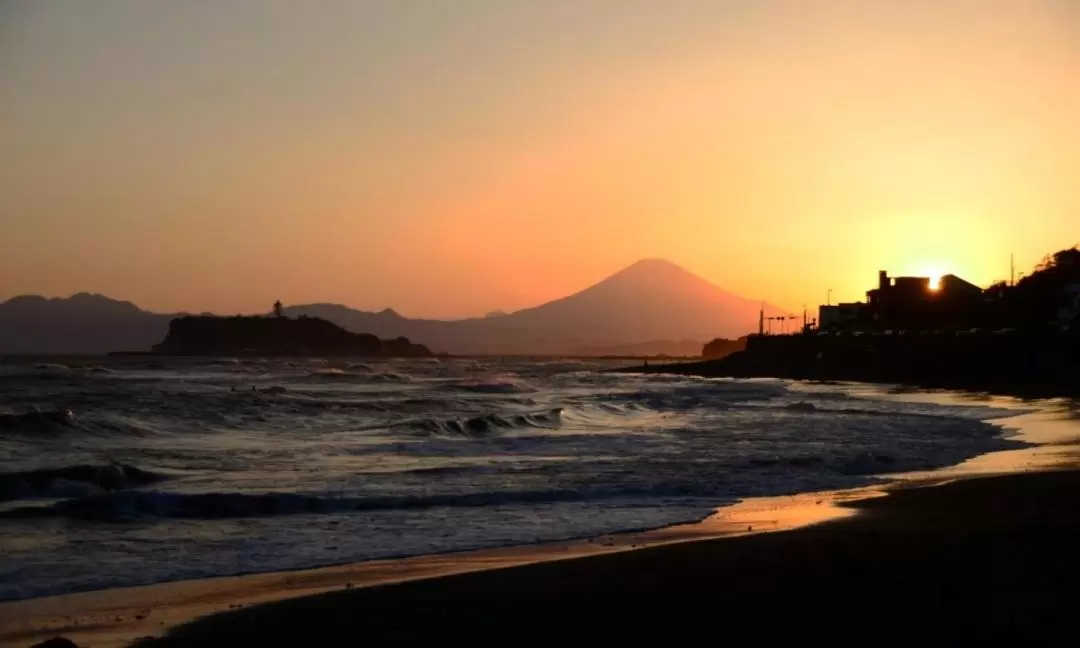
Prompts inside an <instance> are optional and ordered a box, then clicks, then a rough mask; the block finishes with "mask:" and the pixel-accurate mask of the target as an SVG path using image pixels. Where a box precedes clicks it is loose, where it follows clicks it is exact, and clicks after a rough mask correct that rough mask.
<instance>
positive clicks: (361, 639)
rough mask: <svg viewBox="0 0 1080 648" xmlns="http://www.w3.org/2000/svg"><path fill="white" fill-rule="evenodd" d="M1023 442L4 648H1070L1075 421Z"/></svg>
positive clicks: (134, 596) (23, 630)
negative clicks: (735, 646) (697, 519)
mask: <svg viewBox="0 0 1080 648" xmlns="http://www.w3.org/2000/svg"><path fill="white" fill-rule="evenodd" d="M1018 420H1020V421H1022V422H1023V421H1024V419H1023V418H1021V419H1018ZM1058 424H1061V425H1063V428H1062V429H1060V430H1059V429H1056V428H1055V427H1054V426H1055V425H1058ZM1022 427H1023V428H1024V429H1025V430H1026V434H1027V436H1028V437H1029V438H1031V439H1033V440H1038V441H1041V442H1044V443H1047V445H1043V446H1039V447H1036V448H1031V449H1027V450H1023V451H1010V452H1008V453H995V454H993V455H986V456H984V457H980V458H976V459H974V460H972V461H970V462H967V463H965V464H964V465H962V466H960V467H958V468H956V469H951V470H947V471H943V472H937V473H929V474H924V475H918V476H908V477H907V478H906V479H905V480H902V481H900V482H897V483H894V484H892V485H889V486H882V487H872V488H865V489H858V490H853V491H840V492H834V493H811V494H803V495H799V496H794V497H779V498H762V499H754V500H747V501H745V502H743V503H741V504H739V505H736V506H734V507H727V508H724V509H720V510H719V511H718V513H717V514H716V515H714V516H712V517H710V518H709V519H707V520H705V521H703V522H702V523H699V524H693V525H683V526H677V527H671V528H668V529H662V530H657V531H652V532H646V533H637V534H618V535H613V536H608V537H603V538H598V539H594V540H593V541H588V542H567V543H554V544H545V545H537V546H527V547H512V548H504V549H495V550H485V551H476V552H467V553H458V554H446V555H436V556H421V557H416V558H410V559H404V560H385V561H374V562H368V563H360V564H355V565H346V566H340V567H331V568H324V569H313V570H304V571H297V572H283V573H271V574H257V575H249V576H240V577H229V578H217V579H207V580H200V581H186V582H179V583H165V584H159V585H153V586H147V587H137V588H124V589H116V590H107V591H102V592H88V593H83V594H73V595H67V596H57V597H48V598H41V599H33V600H28V601H16V602H10V603H3V604H0V645H3V646H30V645H32V644H34V643H35V642H38V641H42V640H44V639H47V638H49V637H53V636H58V635H62V636H65V637H69V638H71V639H73V640H75V641H76V642H78V643H79V645H80V646H120V645H128V644H130V643H132V642H133V641H137V640H139V639H140V638H144V637H156V638H158V639H154V640H146V641H143V642H142V643H143V644H145V645H158V646H213V645H229V646H234V645H245V646H246V645H255V646H257V645H298V644H303V643H315V644H316V645H319V646H326V645H343V646H345V645H358V644H359V643H369V642H370V643H379V644H387V643H390V644H395V643H396V644H406V645H415V644H419V643H422V642H423V643H428V642H431V641H446V640H451V639H452V640H462V639H468V640H471V641H473V642H474V643H475V642H479V643H484V644H487V643H499V644H500V645H502V644H504V643H508V641H507V634H506V633H507V632H510V633H511V636H515V637H516V638H515V639H514V640H512V641H509V643H525V644H527V645H536V644H545V645H546V644H549V643H556V642H558V643H563V642H566V641H568V640H569V639H568V638H573V637H576V636H579V635H581V633H582V632H584V631H586V630H588V631H589V635H588V636H596V637H597V638H600V637H601V636H602V637H605V638H606V639H605V640H604V643H605V644H607V643H608V642H610V641H613V640H616V639H618V640H641V639H642V638H643V636H653V637H656V638H659V637H661V636H666V637H668V638H669V639H672V638H675V637H683V636H685V637H686V638H687V639H689V638H690V636H691V633H694V632H697V631H701V630H702V627H704V628H705V630H704V632H706V633H707V635H706V636H718V637H723V638H727V639H732V638H751V639H754V640H755V641H758V640H762V639H766V640H767V639H775V640H780V639H788V638H794V639H805V638H807V637H818V638H820V637H826V636H830V635H829V633H834V634H835V636H834V637H833V639H836V640H840V639H844V638H846V639H847V641H844V643H848V642H850V640H851V639H853V638H857V637H859V638H862V639H865V640H866V642H868V643H906V642H916V643H920V644H927V643H929V644H941V643H946V644H956V643H961V644H972V643H975V644H986V643H991V644H1000V643H1012V642H1018V643H1022V644H1026V645H1032V644H1037V643H1040V642H1043V643H1045V642H1050V643H1057V642H1059V641H1061V642H1065V641H1067V640H1071V639H1074V638H1080V630H1077V629H1078V628H1080V621H1077V622H1076V623H1073V622H1072V620H1071V619H1072V616H1073V614H1074V612H1073V601H1075V600H1080V598H1078V596H1077V595H1078V594H1080V580H1078V579H1080V512H1078V511H1080V507H1078V506H1077V502H1080V471H1077V470H1069V469H1063V468H1062V467H1065V466H1070V465H1073V466H1075V465H1077V454H1076V452H1077V451H1076V446H1075V445H1073V443H1072V440H1071V439H1068V437H1067V434H1068V433H1069V431H1070V430H1071V431H1072V432H1075V429H1076V425H1075V421H1063V420H1062V419H1060V418H1058V417H1055V416H1047V415H1046V414H1042V413H1036V414H1032V415H1028V419H1027V421H1026V423H1025V424H1024V425H1023V426H1022ZM1040 437H1042V438H1040ZM1066 441H1068V442H1066ZM1001 471H1008V472H1011V473H1012V474H1004V475H1002V474H997V473H1000V472H1001ZM1023 471H1029V472H1023ZM978 474H983V475H989V476H984V477H978V478H971V476H972V475H978ZM961 477H962V478H963V479H958V478H961ZM854 513H859V515H853V514H854ZM762 532H769V533H762ZM796 620H797V622H796ZM806 624H809V625H806ZM601 632H602V633H603V634H602V635H601V634H599V633H601ZM642 633H647V635H643V634H642ZM852 633H855V634H852ZM867 633H869V634H867ZM162 637H165V638H164V639H161V638H162ZM571 643H576V642H573V641H571Z"/></svg>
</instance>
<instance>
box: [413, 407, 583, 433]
mask: <svg viewBox="0 0 1080 648" xmlns="http://www.w3.org/2000/svg"><path fill="white" fill-rule="evenodd" d="M562 411H563V410H562V408H555V409H551V410H548V411H546V412H536V413H531V414H484V415H483V416H476V417H472V418H468V419H444V420H439V419H430V418H429V419H421V420H419V421H410V422H407V423H402V424H401V425H400V426H398V427H407V428H411V429H413V430H417V431H420V432H422V433H424V434H436V435H447V436H467V437H484V436H489V435H492V434H496V433H498V432H499V431H500V430H509V429H517V428H548V429H551V428H557V427H559V426H560V425H562Z"/></svg>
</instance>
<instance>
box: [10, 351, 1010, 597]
mask: <svg viewBox="0 0 1080 648" xmlns="http://www.w3.org/2000/svg"><path fill="white" fill-rule="evenodd" d="M613 367H614V365H613V364H611V363H600V362H575V361H547V362H526V361H513V360H451V359H438V360H436V359H430V360H409V361H384V362H377V361H376V362H370V361H369V362H356V361H341V360H324V359H312V360H283V359H235V358H223V359H214V360H205V359H200V360H194V359H191V360H184V359H175V360H170V359H159V358H137V359H110V360H103V359H100V358H98V359H82V360H70V359H69V360H67V361H60V362H55V361H54V362H50V363H40V362H33V361H20V362H10V361H9V362H8V363H6V364H2V365H0V599H13V598H24V597H31V596H40V595H46V594H59V593H65V592H73V591H79V590H89V589H98V588H105V587H114V586H123V585H136V584H144V583H152V582H158V581H164V580H173V579H183V578H195V577H205V576H216V575H226V574H238V573H247V572H260V571H272V570H280V569H294V568H303V567H314V566H320V565H328V564H335V563H344V562H351V561H358V560H366V559H373V558H383V557H392V556H408V555H417V554H426V553H433V552H445V551H456V550H465V549H474V548H481V547H491V546H499V545H511V544H522V543H534V542H542V541H550V540H559V539H569V538H578V537H586V536H595V535H599V534H603V533H609V532H616V531H625V530H639V529H649V528H656V527H662V526H666V525H670V524H674V523H680V522H690V521H695V520H699V519H702V518H703V517H705V516H707V515H708V514H710V513H711V512H712V511H713V510H714V509H715V508H716V507H718V506H722V505H724V504H726V503H731V502H733V501H735V500H737V499H739V498H744V497H752V496H764V495H782V494H790V493H796V492H805V491H814V490H823V489H836V488H844V487H851V486H858V485H864V484H868V483H870V482H872V481H874V480H876V479H881V476H882V475H884V474H888V473H896V472H902V471H912V470H925V469H931V468H936V467H943V466H948V465H952V464H956V463H958V462H961V461H963V460H965V459H967V458H970V457H973V456H976V455H979V454H983V453H987V452H991V451H995V450H1003V449H1009V448H1014V447H1018V446H1019V445H1021V443H1020V442H1019V441H1016V440H1013V439H1009V438H1008V435H1007V434H1006V433H1005V432H1004V431H1003V430H1002V429H1001V428H1000V427H997V426H995V425H993V424H990V423H988V422H987V421H989V420H991V419H994V418H997V417H1000V416H1002V415H1003V414H1004V413H1005V412H1003V411H1002V410H1000V409H996V408H993V407H987V406H982V405H980V404H978V403H972V404H963V403H962V404H951V405H944V404H940V403H933V402H905V401H902V400H897V399H895V398H885V397H875V396H874V395H873V393H868V392H865V391H863V392H858V391H853V390H851V389H848V388H846V387H845V386H844V385H821V384H814V385H808V384H802V383H792V382H787V381H780V380H748V381H738V380H705V379H695V378H686V377H679V376H669V375H640V374H637V375H636V374H623V373H611V372H607V371H604V370H605V369H610V368H613Z"/></svg>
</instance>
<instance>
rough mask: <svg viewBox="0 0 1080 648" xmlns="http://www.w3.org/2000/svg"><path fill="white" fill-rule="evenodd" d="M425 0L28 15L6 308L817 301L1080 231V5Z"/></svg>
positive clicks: (981, 278) (1022, 256) (3, 162)
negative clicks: (645, 280)
mask: <svg viewBox="0 0 1080 648" xmlns="http://www.w3.org/2000/svg"><path fill="white" fill-rule="evenodd" d="M424 6H425V3H383V2H334V1H328V2H326V3H321V4H320V9H319V10H317V11H315V10H311V8H310V7H307V6H304V5H301V4H300V3H293V2H286V1H279V0H266V1H265V2H257V3H251V2H234V3H225V4H222V5H217V4H214V5H213V6H212V7H211V6H210V5H205V4H202V3H191V4H189V3H183V2H159V3H143V2H126V1H119V0H117V1H112V2H102V3H69V2H49V1H47V0H46V1H43V2H35V3H11V4H6V5H4V7H3V8H2V9H0V22H2V23H3V24H4V25H5V27H4V42H3V45H2V51H3V56H4V59H5V65H4V66H2V69H0V94H2V97H0V99H2V100H0V140H2V141H4V142H5V146H4V153H3V154H2V155H0V178H2V180H0V189H2V190H0V214H2V216H0V218H4V219H17V220H5V222H4V230H3V231H4V236H3V237H0V298H6V297H10V296H12V295H14V294H18V293H24V292H35V293H42V294H45V295H68V294H71V293H73V292H76V291H80V290H87V291H94V292H102V293H106V294H109V295H110V296H114V297H117V298H120V299H129V300H132V301H135V302H137V303H138V304H140V305H141V306H143V307H146V308H150V309H155V310H160V311H166V312H171V311H178V310H191V311H196V312H200V311H204V310H213V311H217V312H251V311H254V310H257V309H265V307H266V306H265V305H266V304H270V303H273V301H274V300H276V299H281V300H283V301H285V302H286V303H300V302H339V303H346V304H349V305H352V306H355V307H358V308H364V309H372V310H380V309H383V308H388V307H392V308H394V309H396V310H397V311H399V312H401V313H404V314H407V315H416V316H439V317H453V316H466V315H481V314H483V313H486V312H489V311H492V310H503V311H512V310H515V309H519V308H523V307H528V306H532V305H535V304H538V303H540V302H543V301H546V300H549V299H553V298H557V297H561V296H563V295H566V294H568V293H570V292H572V291H575V290H579V289H581V288H584V287H585V286H587V285H589V284H591V283H593V282H595V281H597V280H599V279H601V278H603V277H604V276H607V275H609V274H611V273H613V272H615V271H617V270H619V269H620V268H622V267H624V266H627V265H629V264H631V263H633V262H634V261H636V260H638V259H640V258H653V257H661V258H667V259H670V260H672V261H674V262H676V263H678V264H680V265H681V266H683V267H685V268H686V269H688V270H690V271H692V272H694V273H697V274H699V275H701V276H703V277H705V278H707V279H708V280H710V281H712V282H714V283H715V284H717V285H719V286H721V287H723V288H725V289H726V290H730V291H732V292H734V293H737V294H740V295H744V296H746V297H749V298H753V299H767V300H769V301H771V302H772V303H775V304H778V305H781V306H783V307H786V308H789V309H791V310H792V311H799V312H801V309H802V304H817V303H823V302H824V300H825V298H826V291H827V290H829V289H832V290H833V294H832V299H833V301H834V302H836V301H853V300H856V299H862V298H864V295H865V291H866V290H867V289H868V288H870V287H872V286H873V285H874V282H875V278H876V273H877V271H878V270H879V269H888V270H890V271H891V272H892V273H893V274H896V275H903V274H915V273H918V272H921V269H920V268H921V266H922V265H923V264H925V263H926V261H927V259H928V258H929V259H933V260H934V262H935V263H947V264H948V268H950V271H953V272H955V273H956V274H958V275H959V276H962V277H963V278H965V279H968V280H970V281H973V282H976V283H978V284H982V285H986V284H989V283H990V282H991V281H993V280H996V279H1004V278H1007V277H1008V273H1009V255H1010V254H1015V257H1016V264H1017V269H1018V270H1020V269H1024V270H1028V269H1030V268H1031V267H1032V266H1034V264H1035V263H1037V262H1038V260H1039V259H1040V258H1041V257H1042V255H1043V254H1045V253H1046V252H1048V251H1051V250H1056V249H1059V248H1061V247H1063V246H1066V245H1072V244H1073V243H1076V242H1077V239H1080V230H1078V229H1077V225H1076V224H1077V217H1076V215H1077V213H1080V194H1078V193H1077V192H1076V191H1075V186H1076V184H1075V180H1076V178H1077V177H1080V120H1078V119H1077V117H1076V116H1077V115H1078V114H1080V47H1078V46H1077V43H1078V42H1080V41H1077V39H1076V37H1075V34H1076V29H1077V25H1080V12H1078V9H1077V5H1076V4H1075V3H1073V2H1070V0H1040V1H1033V2H1023V3H1021V2H1010V1H1005V0H1001V1H990V0H987V1H985V2H973V1H958V2H950V3H941V2H931V1H929V0H919V1H912V2H896V3H884V2H866V3H849V2H839V1H837V2H821V3H805V2H801V1H795V0H791V1H774V2H755V3H743V2H722V1H719V0H717V1H710V2H698V1H693V0H680V1H677V2H670V3H668V2H609V1H606V0H592V1H589V2H578V1H576V0H575V1H573V2H571V1H570V0H556V1H552V2H543V3H540V2H514V1H512V0H503V1H500V2H490V1H486V0H461V1H460V2H456V3H453V5H452V7H451V6H450V5H448V6H447V7H445V9H446V10H445V11H420V10H419V9H420V8H422V7H424ZM254 7H258V8H259V9H260V11H258V12H253V11H252V9H253V8H254ZM12 25H15V26H17V27H18V29H14V28H10V27H11V26H12ZM149 35H154V37H153V38H151V37H149ZM90 79H92V80H93V81H92V82H91V81H88V80H90ZM939 273H940V270H939Z"/></svg>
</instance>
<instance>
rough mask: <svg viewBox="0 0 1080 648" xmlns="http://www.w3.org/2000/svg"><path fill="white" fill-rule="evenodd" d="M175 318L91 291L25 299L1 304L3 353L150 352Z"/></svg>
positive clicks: (0, 320) (1, 349) (0, 323)
mask: <svg viewBox="0 0 1080 648" xmlns="http://www.w3.org/2000/svg"><path fill="white" fill-rule="evenodd" d="M172 318H173V315H159V314H157V313H149V312H147V311H144V310H141V309H139V307H138V306H136V305H135V304H132V303H131V302H126V301H117V300H115V299H109V298H108V297H105V296H103V295H96V294H90V293H79V294H77V295H72V296H71V297H68V298H66V299H60V298H53V299H46V298H45V297H40V296H38V295H21V296H19V297H14V298H12V299H9V300H8V301H6V302H3V303H0V353H43V354H54V353H68V354H78V353H89V354H98V353H108V352H110V351H127V350H136V351H145V350H148V349H149V348H150V347H151V346H152V345H154V344H157V343H158V342H160V341H161V339H162V338H163V337H164V336H165V333H166V332H167V331H168V330H169V321H170V320H172Z"/></svg>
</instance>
